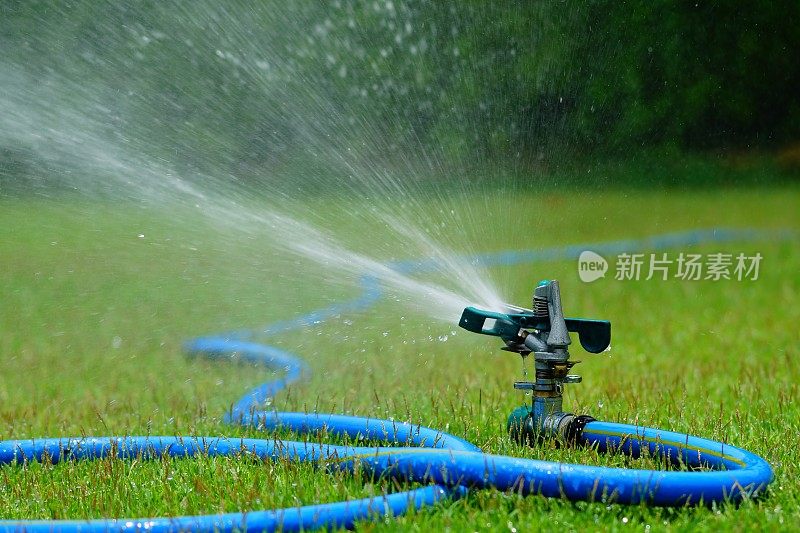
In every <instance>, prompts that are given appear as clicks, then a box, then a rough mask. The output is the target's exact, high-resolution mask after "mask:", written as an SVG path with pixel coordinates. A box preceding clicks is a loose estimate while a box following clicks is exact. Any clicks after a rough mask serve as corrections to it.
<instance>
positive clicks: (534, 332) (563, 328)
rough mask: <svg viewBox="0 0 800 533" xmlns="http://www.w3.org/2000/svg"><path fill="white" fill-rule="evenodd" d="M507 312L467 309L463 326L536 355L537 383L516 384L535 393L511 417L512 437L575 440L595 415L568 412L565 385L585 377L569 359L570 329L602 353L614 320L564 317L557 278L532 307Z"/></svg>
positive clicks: (544, 284)
mask: <svg viewBox="0 0 800 533" xmlns="http://www.w3.org/2000/svg"><path fill="white" fill-rule="evenodd" d="M507 307H508V311H509V312H507V313H500V312H492V311H484V310H481V309H476V308H474V307H467V308H466V309H464V312H463V314H462V315H461V320H460V321H459V326H461V327H462V328H464V329H466V330H468V331H472V332H474V333H482V334H484V335H495V336H498V337H500V338H501V339H502V340H503V342H505V344H506V345H505V346H504V347H503V350H506V351H510V352H515V353H518V354H519V355H520V356H522V357H523V358H527V357H528V356H530V355H531V354H533V359H534V361H535V372H536V374H535V379H534V381H517V382H515V383H514V388H515V389H518V390H525V391H530V393H531V396H532V402H531V403H530V404H529V405H527V404H526V405H523V406H521V407H518V408H517V409H515V410H514V411H513V412H512V413H511V416H509V418H508V430H509V432H510V433H511V436H512V437H513V438H514V439H515V440H517V441H519V442H523V443H528V444H534V443H535V442H536V441H538V440H540V439H543V438H556V439H561V440H570V438H571V435H573V434H574V433H575V432H576V430H577V429H579V427H580V426H582V425H584V424H585V423H586V422H587V421H589V420H591V417H586V416H576V415H574V414H572V413H568V412H565V411H564V410H563V388H564V385H565V384H567V383H580V381H581V377H580V376H578V375H575V374H570V370H571V369H572V367H573V366H574V365H575V364H577V363H578V362H579V361H571V360H570V358H569V346H570V344H571V343H572V341H571V339H570V336H569V332H576V333H578V336H579V339H580V343H581V346H582V347H583V348H584V349H585V350H586V351H587V352H591V353H600V352H602V351H604V350H605V349H607V348H608V346H609V345H610V343H611V323H610V322H608V321H607V320H591V319H584V318H565V317H564V312H563V309H562V307H561V290H560V288H559V284H558V281H556V280H543V281H541V282H539V284H538V285H537V286H536V289H535V290H534V292H533V309H524V308H521V307H516V306H510V305H509V306H507Z"/></svg>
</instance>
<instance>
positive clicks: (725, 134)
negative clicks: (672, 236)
mask: <svg viewBox="0 0 800 533" xmlns="http://www.w3.org/2000/svg"><path fill="white" fill-rule="evenodd" d="M798 19H800V4H798V3H797V2H795V1H791V0H785V1H777V2H746V3H743V4H742V3H724V2H722V3H720V2H702V1H701V2H697V3H690V4H686V3H681V2H668V1H654V2H620V1H591V2H585V3H581V4H571V3H566V2H523V1H520V2H501V3H486V2H481V1H463V2H437V1H416V2H401V1H395V2H373V1H366V0H364V1H361V0H337V1H334V2H285V3H284V2H274V3H269V2H267V3H257V4H255V5H251V4H249V3H240V2H226V3H225V4H224V5H218V4H217V3H216V2H204V1H201V2H192V3H191V4H185V3H180V2H161V1H152V2H151V1H139V2H125V3H114V2H105V1H100V0H81V1H77V2H69V3H63V4H62V3H52V2H47V1H30V0H7V1H5V2H3V3H2V4H0V48H2V50H3V56H4V57H3V59H2V64H3V65H6V66H8V65H13V66H14V69H15V74H14V75H15V77H14V78H13V79H9V77H8V73H6V75H7V76H6V83H5V85H6V86H7V87H10V86H15V85H17V84H21V85H23V86H24V87H25V89H24V91H23V92H24V93H25V94H24V96H23V95H17V96H18V99H19V98H28V99H29V100H35V99H38V100H39V102H40V103H41V102H42V101H47V100H48V99H49V100H54V99H55V100H59V101H61V102H71V103H72V104H73V105H75V106H76V107H79V108H81V109H82V110H83V112H85V113H87V114H89V115H91V116H92V117H93V119H94V120H96V121H97V122H98V124H100V125H101V126H102V128H101V129H102V130H103V132H104V133H107V134H108V135H109V136H111V137H112V138H117V139H120V140H124V137H128V138H136V137H137V132H140V134H138V136H139V137H142V136H143V135H141V132H146V136H147V137H148V139H150V141H151V144H150V145H149V146H148V147H147V152H148V155H149V156H150V157H154V158H162V159H166V160H168V161H170V163H171V164H172V165H174V166H175V168H176V169H177V170H179V171H181V172H183V173H187V172H205V173H214V174H216V175H219V174H220V173H221V172H227V173H230V174H231V175H232V176H235V178H232V179H234V180H236V181H240V182H246V183H253V182H255V183H261V182H265V181H267V182H269V181H270V177H268V176H273V177H274V176H277V175H281V176H291V179H292V181H294V182H302V181H303V180H304V179H305V180H306V181H308V180H311V181H319V179H318V177H319V176H321V175H325V174H329V173H331V172H333V173H336V172H340V173H342V174H347V173H348V172H352V169H351V168H350V167H352V166H353V164H352V159H354V158H361V159H363V160H368V163H367V164H368V165H380V166H382V167H383V168H389V169H393V170H394V171H395V172H402V173H404V174H405V177H406V179H422V180H430V179H433V178H435V177H438V178H443V179H447V178H453V177H454V176H453V174H454V173H465V172H471V173H473V174H481V173H484V174H491V175H494V174H499V173H498V172H497V170H498V169H499V170H501V172H500V173H502V174H503V175H509V174H513V175H519V176H522V177H525V178H527V179H536V178H537V177H541V176H543V175H553V176H556V177H564V176H565V175H574V174H578V175H585V174H586V171H587V170H590V169H591V170H594V171H595V173H594V174H593V175H592V176H591V178H592V179H583V178H581V179H580V180H578V181H579V182H585V181H588V182H593V183H600V184H602V185H607V184H609V183H620V182H622V183H635V184H640V185H641V184H644V185H649V184H654V185H658V184H661V185H663V184H674V183H689V184H693V185H694V184H704V183H706V184H708V183H712V184H718V183H730V182H748V183H763V182H771V181H783V180H794V179H796V176H797V173H798V169H799V168H800V144H798V141H800V96H799V95H800V91H798V90H797V88H798V86H800V62H798V61H797V52H798V50H800V27H798V25H797V23H796V21H797V20H798ZM6 70H8V69H6ZM75 80H80V83H79V84H78V85H77V86H75V87H71V86H69V85H68V84H66V85H65V83H64V82H65V81H69V82H74V81H75ZM48 88H50V89H49V90H50V91H51V92H49V93H48V92H46V91H48ZM87 92H91V94H90V95H87V94H86V93H87ZM7 97H8V96H7ZM8 98H10V99H9V105H10V104H11V103H12V102H13V101H14V98H13V96H11V97H8ZM12 126H13V123H12V122H11V121H10V120H9V122H8V123H7V124H6V127H5V128H4V129H5V130H6V131H5V132H4V133H5V135H3V132H0V186H2V187H3V190H4V191H5V192H10V191H11V189H12V188H13V187H14V186H15V185H19V184H20V183H22V181H23V179H24V181H26V182H27V183H28V184H30V183H31V182H36V180H37V179H39V180H41V178H42V175H43V174H47V173H48V172H51V173H52V168H51V167H52V165H48V164H47V163H46V162H43V161H42V158H41V157H40V156H39V155H37V153H36V150H35V149H34V148H32V147H31V145H30V143H29V142H25V141H23V140H21V139H20V138H19V137H18V136H14V135H11V134H10V133H9V130H11V129H13V128H12ZM121 131H124V132H125V134H124V136H123V134H121V133H120V132H121ZM321 140H322V141H321ZM320 142H322V143H323V146H319V143H320ZM314 144H318V146H316V147H315V146H314ZM329 148H330V149H331V150H332V151H335V152H336V153H335V154H334V155H331V154H328V156H327V157H325V154H322V155H323V157H321V156H320V151H322V152H326V151H331V150H328V149H329ZM348 149H350V152H351V154H350V155H348V156H346V157H348V158H350V159H348V160H347V161H346V162H345V163H343V159H342V157H343V156H342V155H341V154H342V153H344V152H346V151H347V150H348ZM353 151H356V152H357V153H358V154H357V155H353ZM620 161H624V162H628V163H634V165H633V167H632V168H633V169H632V170H631V171H630V172H618V170H619V169H618V165H619V162H620ZM362 163H363V161H362ZM664 165H666V166H667V167H668V170H667V171H666V172H658V169H659V168H661V167H663V166H664ZM709 165H710V166H712V167H714V168H721V170H720V171H719V172H713V171H712V172H706V171H705V170H708V167H709ZM626 168H628V166H627V165H626ZM298 169H300V170H303V171H304V172H298ZM698 174H700V176H698ZM309 175H310V176H316V177H315V178H308V176H309ZM304 176H305V178H304ZM564 179H566V178H564ZM274 181H278V180H273V182H274ZM551 181H552V182H561V181H564V180H562V179H554V180H551ZM270 184H274V183H270ZM315 185H318V184H315Z"/></svg>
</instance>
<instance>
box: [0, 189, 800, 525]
mask: <svg viewBox="0 0 800 533" xmlns="http://www.w3.org/2000/svg"><path fill="white" fill-rule="evenodd" d="M798 205H800V191H798V190H797V188H793V187H782V188H774V189H762V190H749V189H737V188H733V189H727V190H704V191H701V192H694V193H689V192H680V191H672V192H670V193H669V194H666V193H664V192H647V191H643V190H637V191H614V192H609V193H605V194H602V193H601V194H593V195H591V196H581V195H571V194H569V193H567V192H566V191H564V192H560V193H553V194H547V195H544V196H538V195H537V196H534V195H532V194H531V193H527V192H524V191H519V192H518V193H517V194H514V195H509V194H507V191H506V192H503V193H498V194H497V195H496V196H491V195H489V196H486V195H481V196H480V197H478V196H475V197H472V196H469V195H466V196H463V197H460V198H459V200H458V201H457V202H454V206H453V208H454V209H459V210H463V213H464V214H465V216H464V220H466V221H468V222H467V223H469V224H473V225H475V227H473V228H450V229H449V230H448V231H449V233H450V238H449V241H448V244H449V245H450V246H453V247H455V248H458V249H459V250H462V248H460V247H459V244H458V243H459V241H460V239H459V235H460V234H461V233H464V234H467V235H485V236H486V237H487V238H486V239H484V240H482V241H479V242H475V241H474V240H472V241H470V242H471V244H470V246H469V247H466V246H465V247H463V251H467V252H473V251H476V250H478V251H492V250H504V249H520V248H532V247H535V246H550V245H557V244H567V243H583V242H586V243H592V242H601V241H605V240H612V239H618V238H633V237H638V236H647V235H651V234H654V233H665V232H671V231H680V230H686V229H692V228H697V227H710V226H732V227H760V228H777V227H788V228H794V229H800V213H798V211H800V210H798V209H797V206H798ZM423 206H424V204H423ZM357 208H358V204H357V203H356V204H352V205H349V206H347V205H343V201H341V200H337V201H336V202H330V203H328V204H325V203H321V205H320V206H316V207H315V209H317V214H318V216H320V218H324V217H326V216H329V217H330V218H331V219H332V220H335V219H336V215H335V213H337V212H338V211H341V210H343V209H351V210H352V209H357ZM430 209H431V210H433V209H439V206H438V205H437V204H435V203H433V202H432V203H431V204H430ZM482 213H497V214H498V215H497V216H493V217H492V218H491V219H485V218H482V217H481V216H480V214H482ZM502 213H510V214H506V215H503V214H502ZM476 214H477V215H476ZM336 228H337V229H336V231H337V232H338V233H340V234H341V235H342V236H343V239H344V240H345V242H348V243H353V246H354V247H356V248H358V247H360V246H363V247H365V248H366V247H367V245H366V240H365V239H364V237H363V229H362V228H359V227H358V225H357V223H356V221H352V220H351V221H348V220H342V222H341V223H340V224H337V226H336ZM374 231H379V230H378V229H375V230H374ZM373 238H374V236H373ZM386 238H387V239H390V238H391V237H390V236H387V237H386ZM693 250H698V251H700V252H705V253H712V252H718V251H724V252H733V253H738V252H745V253H748V254H750V253H755V252H760V253H761V254H762V255H763V257H764V259H763V263H762V267H761V272H760V277H759V279H758V280H757V281H741V282H740V281H735V280H730V281H724V280H723V281H717V282H712V281H700V282H687V281H680V280H669V281H656V280H650V281H645V280H642V281H638V282H637V281H615V280H613V277H612V276H608V277H607V278H606V279H603V280H599V281H597V282H595V283H593V284H583V283H581V282H580V281H579V280H578V279H577V276H576V266H575V264H574V263H573V262H565V261H553V262H546V263H541V264H524V265H517V266H513V267H502V268H496V269H493V270H492V276H493V278H494V279H496V280H497V281H498V285H499V286H500V287H502V288H503V291H504V296H505V297H506V298H507V299H509V300H511V301H514V302H517V303H520V304H526V303H527V301H528V299H529V293H530V290H531V287H532V285H533V283H534V282H535V281H537V280H538V279H540V278H543V277H550V278H558V279H560V280H561V281H562V291H563V294H564V305H565V307H566V310H567V312H568V314H570V315H576V316H588V317H597V318H607V319H609V320H611V321H612V323H613V324H614V342H613V351H612V352H611V354H610V355H608V354H604V355H598V356H592V355H587V354H584V353H582V352H581V351H580V349H579V348H576V349H575V350H574V355H573V358H575V359H579V360H582V361H583V363H581V364H580V365H579V366H578V367H576V369H575V370H576V371H577V372H578V373H580V374H582V375H583V376H584V382H583V383H582V384H580V385H574V386H571V387H570V388H569V389H568V391H567V398H566V405H567V406H569V407H570V408H571V409H573V410H575V411H580V412H587V413H590V414H592V415H594V416H595V417H597V418H600V419H605V420H611V421H621V422H638V423H641V424H646V425H651V426H655V427H663V428H668V429H672V430H676V431H685V432H690V433H694V434H698V435H702V436H706V437H709V438H715V439H720V440H724V441H726V442H730V443H732V444H735V445H738V446H741V447H744V448H747V449H749V450H751V451H753V452H756V453H759V454H761V455H762V456H764V457H765V458H767V459H768V460H769V461H770V462H771V463H772V464H773V465H774V467H775V471H776V480H775V482H774V484H773V485H772V488H771V489H770V491H769V493H768V494H767V495H766V496H765V497H764V498H762V499H760V500H757V501H753V502H749V501H748V502H744V503H743V504H741V505H739V506H732V505H723V506H718V507H712V508H706V507H701V508H696V509H650V508H646V507H636V506H634V507H627V506H619V505H615V504H603V503H570V502H566V501H560V500H550V499H545V498H540V497H527V498H522V497H519V496H517V495H514V494H507V493H502V492H498V491H474V492H472V493H471V494H470V495H469V496H468V497H466V498H464V499H462V500H459V501H456V502H452V503H447V504H442V505H439V506H437V507H435V508H432V509H428V510H425V511H422V512H420V513H416V514H414V515H409V516H403V517H398V518H396V519H394V520H388V521H381V522H378V523H365V524H362V526H361V528H362V529H364V530H368V531H372V530H398V529H399V530H420V531H430V530H443V529H447V528H449V529H451V530H453V531H464V530H506V529H508V530H514V529H516V530H518V531H524V530H530V529H544V530H557V529H566V530H578V529H588V530H597V529H612V530H614V529H625V528H634V529H638V530H642V529H646V530H650V531H653V530H661V529H674V530H692V531H694V530H738V531H743V530H753V529H781V528H786V529H789V528H791V527H793V526H795V525H796V524H797V523H800V495H798V492H797V490H796V489H797V484H796V479H797V478H798V474H800V471H798V466H797V465H798V464H799V463H800V454H799V453H798V452H797V448H798V444H800V442H798V434H800V425H799V424H798V422H797V420H798V414H800V411H798V407H797V398H798V385H797V383H798V381H800V363H798V356H800V353H798V344H797V340H798V339H797V324H798V323H800V301H798V300H800V296H798V295H799V294H800V276H798V274H797V272H798V270H799V269H800V249H799V248H798V246H797V243H796V242H761V243H753V242H742V243H726V244H723V245H702V246H699V247H696V248H693ZM679 251H687V250H685V249H684V250H676V252H679ZM398 255H400V256H402V249H400V252H399V254H398ZM0 258H1V259H0V264H2V268H1V269H0V295H2V301H0V317H2V320H0V376H2V378H0V438H2V439H12V438H14V439H22V438H33V437H42V436H51V437H52V436H79V435H113V434H134V435H135V434H153V435H156V434H166V435H184V434H196V435H228V436H253V437H258V436H259V435H260V434H259V433H258V432H256V431H252V430H244V429H240V428H235V427H230V426H227V425H225V424H224V423H222V422H221V420H220V419H221V416H222V414H223V413H224V412H225V411H226V409H228V408H229V407H230V405H231V404H232V403H233V402H234V401H235V400H237V399H238V398H239V397H240V396H241V395H242V394H243V393H244V392H245V391H246V390H248V389H249V388H250V387H252V386H255V385H257V384H258V383H260V382H261V381H263V380H264V379H265V371H264V370H263V369H260V368H257V367H253V366H251V365H247V364H241V363H231V362H225V361H213V360H206V359H202V358H199V359H198V358H187V357H185V356H184V355H183V353H182V350H181V346H182V343H183V341H184V340H186V339H188V338H191V337H193V336H197V335H202V334H205V333H213V332H219V331H226V330H231V329H238V328H242V327H257V326H259V325H263V324H267V323H270V322H271V321H274V320H277V319H281V318H288V317H292V316H296V315H297V314H299V313H301V312H303V311H308V310H311V309H314V308H316V307H319V306H321V305H325V304H327V303H329V302H330V301H332V300H336V299H342V298H346V297H347V296H350V295H354V294H355V293H356V290H357V289H356V288H355V287H353V286H350V285H348V284H337V283H332V282H330V278H331V277H332V276H331V274H330V273H325V272H324V271H322V270H320V269H318V268H317V267H312V266H308V265H305V264H303V263H302V262H297V261H296V260H295V259H293V258H290V259H285V258H282V257H281V256H278V255H276V254H275V253H273V252H271V251H270V248H269V246H268V245H267V244H265V243H264V242H262V240H260V239H259V238H258V237H256V236H253V235H248V234H238V233H233V234H231V233H225V232H220V231H218V230H216V229H214V228H213V227H212V226H211V225H210V224H209V223H208V222H206V221H204V220H203V218H202V216H200V215H198V214H196V213H195V214H190V213H184V212H175V211H170V212H165V211H162V210H158V209H153V208H148V209H146V208H142V207H137V206H134V205H130V204H123V205H117V206H112V205H109V204H103V203H92V202H87V201H71V202H60V201H57V200H30V199H29V200H25V199H17V200H4V201H2V202H1V203H0ZM270 342H271V343H275V344H278V345H280V346H283V347H286V348H287V349H290V350H292V351H296V352H297V353H299V354H300V355H302V356H303V357H304V358H305V359H306V361H307V362H308V363H309V364H310V366H311V368H312V370H313V375H312V377H311V379H310V380H309V381H307V382H305V383H303V384H299V385H297V386H295V387H292V388H291V389H290V390H289V391H287V392H285V393H282V394H281V395H279V396H278V397H277V398H275V400H274V401H275V406H276V407H277V408H278V409H279V410H312V409H318V410H320V411H323V412H328V411H329V412H337V413H351V414H358V415H364V416H371V417H381V418H388V417H393V418H395V419H398V420H410V421H414V422H415V423H422V424H424V425H428V426H431V427H436V428H442V429H444V430H447V431H449V432H452V433H454V434H456V435H460V436H464V437H466V438H467V439H469V440H471V441H472V442H474V443H476V444H478V445H479V446H481V447H482V448H483V449H484V450H486V451H488V452H492V453H502V454H513V455H517V456H524V457H533V458H548V459H555V460H564V461H582V462H589V463H592V464H607V465H625V464H629V462H626V460H625V459H624V458H620V457H606V456H599V455H597V454H595V453H593V452H591V451H586V450H571V449H555V448H553V447H549V446H545V447H541V448H533V449H530V448H521V447H519V446H517V445H515V444H514V443H512V442H510V441H509V440H508V438H507V437H506V434H505V429H504V426H505V418H506V416H507V414H508V413H509V412H510V411H511V409H513V407H514V406H516V405H517V404H519V403H520V401H521V398H520V396H519V395H518V394H517V393H516V392H515V391H513V390H512V389H511V382H512V381H514V380H515V379H517V378H518V377H519V375H520V362H519V360H518V359H517V358H516V356H513V355H510V354H507V353H505V352H501V351H500V350H499V349H498V348H499V346H498V344H497V342H496V339H489V338H482V337H477V336H472V335H469V334H467V333H466V332H463V331H459V330H458V329H457V328H455V327H454V326H453V325H451V324H447V323H443V322H438V321H432V320H430V319H429V318H427V317H425V316H422V315H420V314H419V313H415V312H413V311H409V310H408V309H406V308H404V307H403V306H401V305H399V304H397V303H395V302H391V301H383V302H381V303H380V304H379V305H378V306H376V308H374V310H372V311H370V312H367V313H362V314H359V315H354V316H343V317H340V318H337V319H335V320H332V321H330V322H328V323H326V324H323V325H320V326H319V327H317V328H310V329H308V330H306V331H303V332H296V333H289V334H286V335H283V336H280V337H277V338H274V339H271V340H270ZM266 374H269V373H268V372H266ZM635 464H637V465H645V466H647V465H648V464H649V463H648V462H647V461H646V460H643V462H641V461H640V462H637V463H635ZM400 488H401V487H398V486H396V484H395V483H393V482H389V481H384V480H371V479H365V478H364V477H362V476H355V477H351V476H344V475H342V474H332V473H330V472H326V471H325V470H324V469H318V468H314V467H312V466H311V465H302V464H300V465H298V464H293V463H285V462H277V463H260V462H256V461H253V460H252V459H248V458H203V459H198V460H188V461H180V460H162V461H154V462H125V461H118V460H104V461H99V462H94V463H89V462H77V463H76V462H70V463H65V464H60V465H55V466H54V465H48V464H28V465H24V466H17V467H2V468H0V516H3V517H8V518H88V517H108V516H114V517H129V516H156V515H181V514H192V513H215V512H223V511H234V510H248V509H264V508H276V507H284V506H291V505H298V504H301V503H302V504H309V503H317V502H327V501H337V500H341V499H344V498H358V497H364V496H370V495H378V494H382V493H384V492H392V491H395V490H399V489H400Z"/></svg>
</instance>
